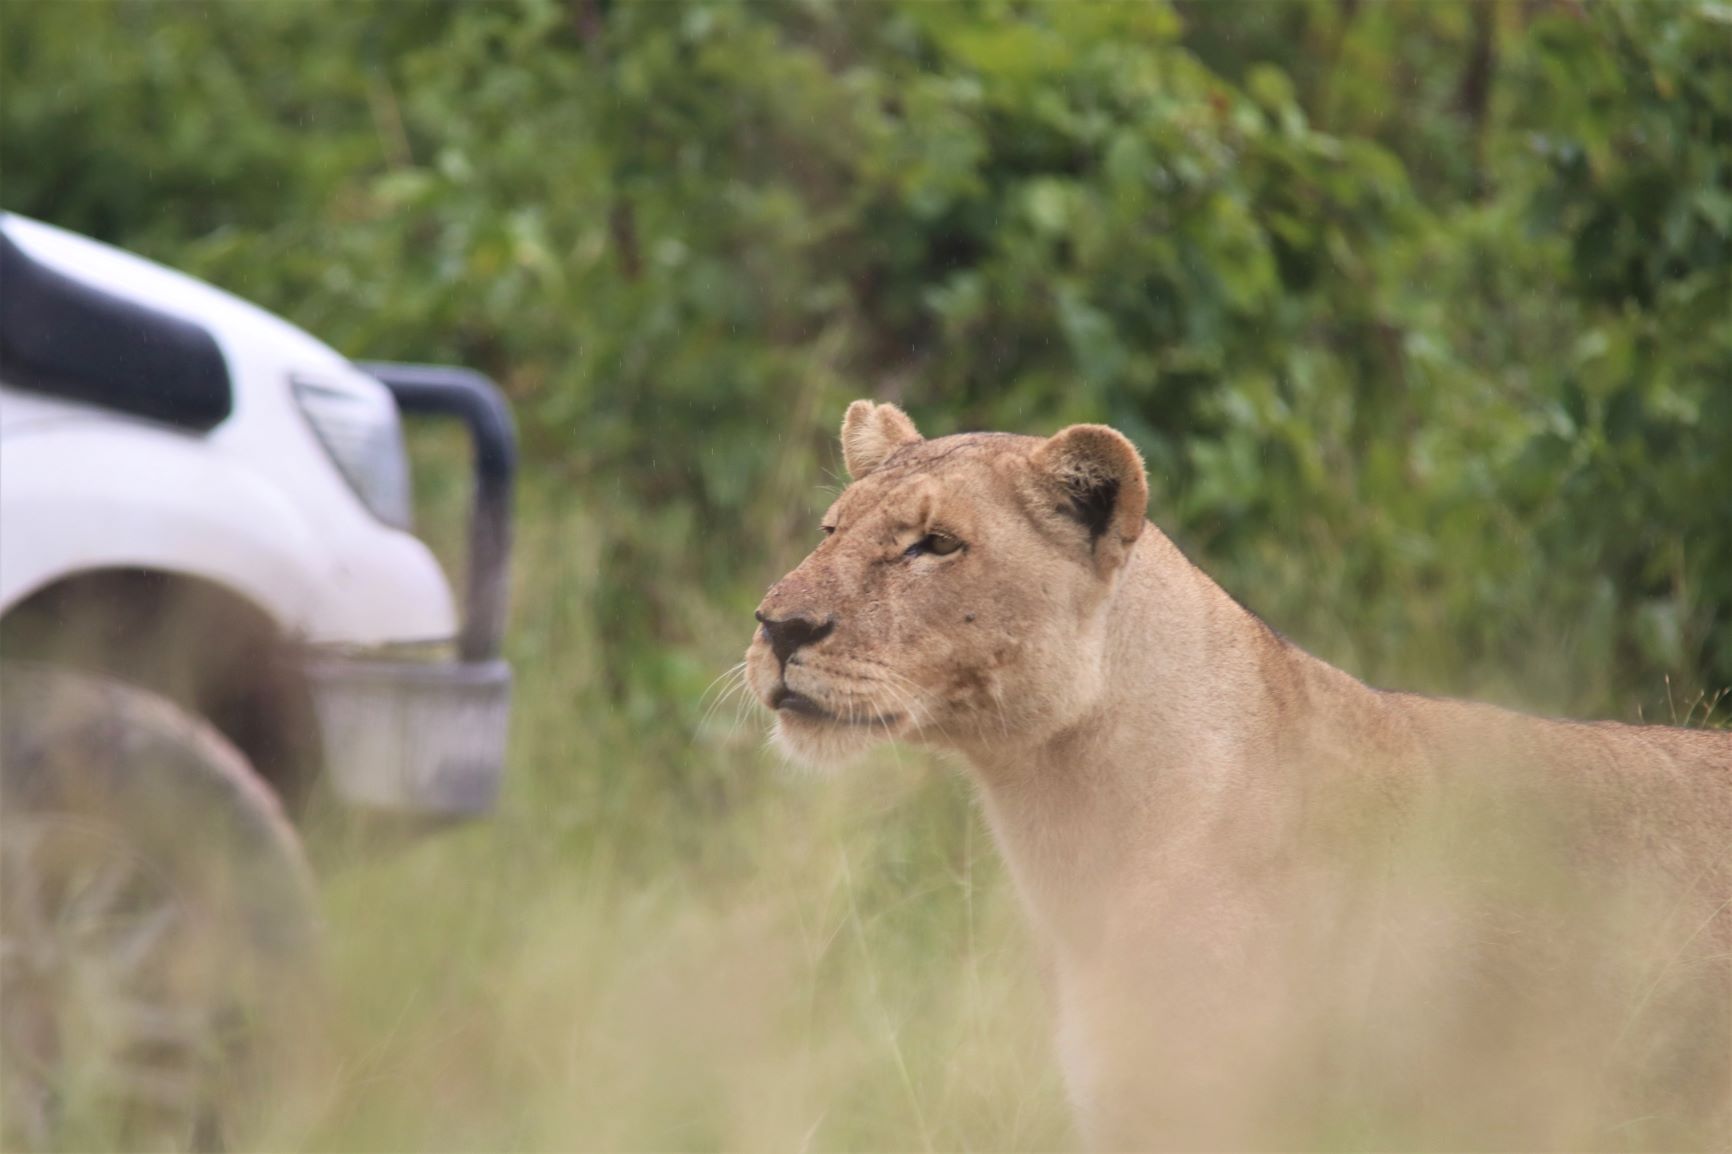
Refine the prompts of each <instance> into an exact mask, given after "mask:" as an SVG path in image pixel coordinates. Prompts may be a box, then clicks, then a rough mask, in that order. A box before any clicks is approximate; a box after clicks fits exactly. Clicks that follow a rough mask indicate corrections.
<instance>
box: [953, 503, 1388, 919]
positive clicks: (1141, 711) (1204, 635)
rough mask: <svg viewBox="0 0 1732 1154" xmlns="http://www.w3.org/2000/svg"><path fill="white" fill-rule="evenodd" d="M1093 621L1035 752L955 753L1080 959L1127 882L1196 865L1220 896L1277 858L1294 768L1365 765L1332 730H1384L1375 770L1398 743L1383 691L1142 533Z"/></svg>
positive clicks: (1297, 784) (1290, 812)
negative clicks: (1095, 643)
mask: <svg viewBox="0 0 1732 1154" xmlns="http://www.w3.org/2000/svg"><path fill="white" fill-rule="evenodd" d="M1100 613H1101V615H1102V621H1103V622H1110V630H1107V631H1106V632H1105V633H1104V634H1103V635H1104V637H1105V642H1104V644H1103V646H1102V650H1101V653H1102V655H1101V660H1102V662H1103V663H1104V670H1103V673H1104V677H1102V678H1101V680H1100V684H1101V685H1102V687H1103V688H1102V690H1101V692H1100V694H1099V695H1098V698H1097V699H1096V700H1095V701H1094V702H1092V703H1091V705H1090V707H1089V708H1087V709H1086V711H1085V712H1084V713H1083V714H1082V715H1081V716H1080V717H1077V718H1075V719H1073V720H1071V721H1069V722H1068V723H1066V724H1063V725H1062V726H1061V727H1059V728H1057V729H1056V730H1055V731H1053V732H1051V733H1048V734H1045V735H1042V736H1041V737H1040V738H1039V739H1037V740H1034V741H1027V740H1025V741H1023V742H1021V743H1006V744H1004V745H1003V746H996V747H992V748H983V749H978V750H971V751H970V761H971V763H972V764H973V765H974V768H975V770H976V773H977V776H978V778H979V780H980V782H981V784H982V787H983V790H982V791H983V795H984V800H985V805H986V809H987V814H988V818H989V820H990V821H991V823H992V826H993V830H994V833H995V835H996V836H997V838H998V840H999V843H1000V846H1001V849H1002V851H1003V853H1004V855H1005V857H1006V859H1007V861H1008V862H1009V864H1010V867H1011V871H1012V874H1013V876H1014V877H1015V879H1016V881H1017V885H1018V888H1019V889H1020V890H1021V892H1022V895H1023V897H1024V900H1025V903H1026V904H1027V905H1028V907H1029V912H1030V914H1031V915H1032V916H1033V918H1034V920H1035V922H1036V924H1037V927H1039V928H1041V929H1043V930H1044V931H1045V932H1044V933H1043V935H1042V936H1043V937H1046V938H1048V939H1049V942H1050V943H1051V944H1053V945H1055V946H1057V947H1058V948H1060V949H1061V950H1067V949H1074V950H1085V951H1086V950H1087V949H1089V948H1090V947H1091V945H1092V944H1093V943H1095V942H1096V941H1098V939H1099V938H1100V936H1101V935H1102V934H1104V933H1107V932H1109V930H1110V921H1111V919H1112V918H1113V917H1114V916H1115V911H1121V910H1125V909H1127V908H1129V907H1131V906H1135V905H1136V904H1138V895H1136V894H1127V893H1126V892H1125V890H1126V887H1127V886H1129V887H1138V886H1147V885H1149V884H1150V883H1151V881H1158V879H1163V878H1167V879H1172V878H1176V877H1179V876H1180V875H1195V874H1198V873H1200V872H1201V871H1211V872H1212V873H1214V874H1215V875H1217V880H1219V881H1221V883H1222V884H1230V875H1231V874H1232V873H1233V872H1234V871H1246V872H1255V871H1257V870H1259V869H1261V868H1262V867H1263V865H1264V864H1265V863H1267V862H1269V861H1271V860H1274V859H1276V858H1278V857H1279V855H1280V854H1281V853H1283V852H1284V847H1285V846H1287V845H1288V844H1289V842H1290V840H1291V837H1292V836H1294V835H1295V833H1296V827H1297V822H1298V821H1299V820H1300V816H1301V809H1302V806H1301V801H1302V795H1303V792H1304V791H1305V789H1307V788H1308V787H1309V786H1310V785H1314V784H1316V783H1315V782H1307V781H1306V780H1305V777H1306V773H1307V771H1308V768H1309V770H1310V771H1312V772H1319V771H1320V772H1327V773H1352V772H1355V769H1356V766H1364V765H1366V764H1367V763H1368V762H1369V761H1370V760H1371V759H1368V758H1367V757H1365V756H1364V754H1365V753H1366V752H1367V751H1357V750H1348V749H1344V748H1341V746H1340V743H1338V742H1336V741H1335V740H1333V738H1332V736H1331V735H1332V734H1333V733H1339V732H1345V731H1346V729H1347V728H1348V726H1349V724H1350V725H1351V729H1352V730H1353V731H1354V732H1356V733H1361V734H1362V733H1366V732H1370V733H1374V734H1375V733H1381V734H1383V735H1384V736H1385V737H1386V738H1387V741H1386V742H1382V743H1379V744H1381V745H1382V746H1383V747H1382V748H1381V749H1379V750H1377V751H1376V753H1377V757H1376V758H1375V760H1376V761H1377V763H1378V764H1379V765H1399V764H1400V763H1401V762H1402V760H1403V758H1404V755H1405V754H1407V753H1408V747H1409V746H1410V744H1411V743H1410V742H1409V741H1408V739H1407V735H1406V734H1405V733H1404V732H1403V731H1402V730H1401V728H1400V725H1401V722H1400V719H1399V718H1398V717H1396V716H1393V715H1392V714H1391V713H1390V711H1389V710H1388V708H1387V706H1386V704H1385V703H1384V701H1383V700H1382V698H1381V695H1379V694H1377V693H1376V692H1375V691H1373V690H1371V689H1368V688H1367V687H1366V686H1364V685H1363V684H1361V683H1360V682H1358V681H1357V680H1355V679H1353V678H1352V677H1350V676H1348V675H1347V674H1346V673H1343V672H1342V671H1340V670H1338V669H1335V668H1334V667H1332V666H1330V665H1327V664H1326V663H1324V662H1322V661H1319V660H1318V659H1316V658H1314V657H1312V656H1310V655H1309V654H1307V653H1305V652H1303V651H1302V650H1300V649H1298V648H1296V647H1294V646H1292V645H1290V644H1289V643H1287V642H1286V641H1284V640H1283V639H1282V638H1280V637H1279V636H1277V635H1276V634H1275V633H1274V632H1273V631H1272V630H1270V629H1269V628H1268V626H1266V625H1264V624H1263V622H1262V621H1260V620H1258V619H1257V618H1256V617H1255V616H1254V615H1253V614H1251V613H1250V612H1249V611H1248V610H1246V609H1245V608H1244V607H1243V606H1241V605H1239V604H1238V603H1237V602H1235V601H1234V600H1233V599H1232V598H1231V597H1230V596H1228V595H1227V593H1226V592H1225V591H1224V590H1223V589H1221V587H1220V586H1218V585H1216V584H1215V583H1214V582H1213V581H1212V580H1210V579H1209V577H1208V576H1207V575H1206V574H1204V573H1203V572H1202V571H1201V570H1200V569H1198V568H1197V567H1196V566H1194V565H1192V564H1191V563H1190V561H1189V560H1187V559H1186V558H1185V556H1184V555H1183V554H1182V553H1180V552H1179V550H1178V548H1177V547H1176V546H1174V545H1173V543H1172V542H1171V541H1170V540H1168V539H1167V538H1166V536H1165V535H1163V534H1162V533H1161V532H1160V531H1159V530H1158V529H1156V528H1155V527H1154V526H1153V525H1150V526H1148V527H1147V528H1146V530H1145V531H1144V533H1143V535H1142V537H1141V538H1140V539H1139V541H1138V543H1137V546H1136V548H1135V550H1134V551H1133V553H1132V555H1131V558H1130V559H1129V560H1128V561H1127V562H1126V565H1125V568H1124V570H1123V571H1122V572H1121V573H1120V574H1119V579H1118V581H1117V583H1116V585H1115V587H1114V589H1113V591H1112V593H1111V595H1110V597H1109V598H1108V600H1107V603H1106V604H1104V605H1103V606H1102V607H1101V608H1100ZM1103 628H1104V626H1103ZM1319 751H1323V752H1326V753H1327V754H1328V755H1329V756H1327V757H1319V756H1318V753H1319ZM1223 870H1225V873H1226V875H1228V876H1227V877H1220V875H1221V873H1222V871H1223Z"/></svg>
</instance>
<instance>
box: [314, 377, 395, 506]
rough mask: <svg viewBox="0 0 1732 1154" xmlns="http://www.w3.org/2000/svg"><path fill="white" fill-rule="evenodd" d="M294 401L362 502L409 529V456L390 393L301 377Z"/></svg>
mask: <svg viewBox="0 0 1732 1154" xmlns="http://www.w3.org/2000/svg"><path fill="white" fill-rule="evenodd" d="M293 384H294V389H295V401H296V402H297V403H298V404H299V405H300V406H301V412H302V413H304V414H306V417H307V423H308V424H309V425H311V426H312V427H313V432H314V433H316V434H317V435H318V438H319V442H320V443H321V444H322V445H324V446H325V452H327V453H329V454H330V456H331V460H332V461H333V462H334V463H335V464H336V466H337V470H338V471H339V472H341V473H342V474H343V477H344V478H345V479H346V480H347V481H348V482H349V487H350V488H351V489H353V490H354V491H355V495H356V496H357V497H359V498H361V503H362V504H364V505H366V506H367V508H368V509H370V510H372V512H373V515H374V516H375V517H377V518H379V520H381V521H383V522H385V524H387V525H394V526H396V527H397V528H399V529H408V528H409V527H410V523H411V520H412V516H411V513H410V497H409V456H408V453H407V452H405V450H404V448H403V425H402V422H401V421H400V420H399V419H398V417H397V405H396V403H395V402H394V401H392V400H391V398H390V396H389V395H388V394H384V395H374V394H372V393H365V392H361V391H359V390H355V391H350V390H349V389H345V388H341V387H338V386H336V385H328V384H320V383H318V382H316V381H309V380H304V379H297V380H295V381H294V382H293Z"/></svg>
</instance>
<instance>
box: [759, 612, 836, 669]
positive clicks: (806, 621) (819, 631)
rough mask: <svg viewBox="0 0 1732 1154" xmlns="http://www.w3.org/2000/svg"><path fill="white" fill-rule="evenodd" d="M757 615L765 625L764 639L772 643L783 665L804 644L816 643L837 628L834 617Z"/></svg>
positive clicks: (772, 650)
mask: <svg viewBox="0 0 1732 1154" xmlns="http://www.w3.org/2000/svg"><path fill="white" fill-rule="evenodd" d="M757 617H758V622H759V623H760V624H761V625H763V627H764V639H765V640H767V641H768V642H769V643H770V651H771V652H772V653H774V654H775V655H776V660H777V661H780V662H781V663H782V664H783V665H786V664H788V658H789V657H791V656H793V653H794V651H795V650H796V649H799V648H800V647H801V646H803V645H816V644H817V643H818V642H820V641H822V640H824V638H826V637H828V636H830V630H832V629H834V628H836V621H835V619H834V618H826V619H825V620H823V621H819V620H817V619H816V618H813V617H784V618H782V619H781V620H777V619H775V618H773V617H765V616H764V614H763V613H762V612H759V613H758V615H757Z"/></svg>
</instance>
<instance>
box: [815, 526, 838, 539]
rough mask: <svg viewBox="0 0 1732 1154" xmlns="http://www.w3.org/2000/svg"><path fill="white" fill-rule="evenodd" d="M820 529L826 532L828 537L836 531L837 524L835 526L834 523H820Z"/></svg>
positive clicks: (821, 531) (823, 532)
mask: <svg viewBox="0 0 1732 1154" xmlns="http://www.w3.org/2000/svg"><path fill="white" fill-rule="evenodd" d="M818 531H819V532H820V533H822V534H824V536H826V537H828V536H829V535H830V534H832V533H834V532H835V531H836V526H834V525H820V526H818Z"/></svg>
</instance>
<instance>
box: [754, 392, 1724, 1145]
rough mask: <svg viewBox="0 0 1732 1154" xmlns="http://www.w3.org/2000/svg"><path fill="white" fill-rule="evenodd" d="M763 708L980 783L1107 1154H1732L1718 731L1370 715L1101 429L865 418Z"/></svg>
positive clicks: (784, 588)
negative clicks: (1678, 1152)
mask: <svg viewBox="0 0 1732 1154" xmlns="http://www.w3.org/2000/svg"><path fill="white" fill-rule="evenodd" d="M842 446H843V451H844V456H845V459H846V463H847V467H848V471H849V473H850V474H851V475H852V478H853V483H852V484H851V485H849V487H848V488H847V489H846V490H845V491H844V492H843V493H842V494H841V496H840V498H838V499H837V500H836V502H835V503H834V504H833V505H832V506H831V507H830V509H829V510H828V512H826V513H825V514H824V517H823V520H822V527H823V531H824V533H825V535H826V537H825V540H824V541H823V542H822V543H821V544H820V545H819V546H818V548H817V549H816V550H815V551H814V552H813V553H812V554H811V555H810V556H809V557H808V558H807V559H806V560H805V561H804V562H802V563H801V564H800V566H799V567H798V568H796V569H795V570H794V571H793V572H791V573H789V574H788V575H787V576H786V577H784V578H783V579H782V580H781V581H779V582H777V584H776V585H775V586H774V588H772V589H771V590H770V592H769V594H768V595H767V596H766V597H765V598H764V600H763V603H762V604H761V605H760V606H759V609H758V613H757V617H758V621H759V622H760V624H761V627H760V629H759V630H758V632H757V634H756V636H755V637H754V639H753V642H752V644H751V648H750V650H749V651H748V653H747V666H746V668H747V676H748V679H749V681H750V684H751V686H752V688H753V690H754V691H755V692H756V694H757V695H758V696H759V698H760V699H761V700H762V701H763V702H764V704H765V705H767V706H768V707H770V708H771V709H772V710H774V711H775V714H776V737H777V740H778V741H779V742H780V744H781V745H782V746H783V747H784V748H785V749H786V750H787V751H788V752H789V753H791V754H792V755H794V756H795V757H797V758H799V759H802V760H806V761H811V762H818V763H834V762H837V761H840V760H843V759H845V758H847V757H849V756H850V755H853V754H855V753H858V752H859V751H861V750H863V749H865V748H867V747H868V746H870V745H872V744H873V743H875V742H879V741H883V740H886V739H896V740H902V741H913V742H920V743H925V744H928V745H931V746H936V747H939V748H942V749H948V750H953V751H956V752H958V753H960V754H962V755H963V757H964V758H965V759H966V761H967V763H968V765H969V766H970V768H971V770H972V776H973V778H974V780H975V781H976V782H977V783H978V786H979V793H980V797H981V799H982V803H983V806H984V809H985V812H986V815H987V818H988V820H989V822H990V824H991V827H992V829H993V832H994V834H995V836H996V839H997V841H998V844H999V846H1000V849H1001V851H1002V853H1003V855H1004V857H1005V859H1006V861H1007V862H1008V864H1009V868H1010V872H1011V875H1012V877H1013V879H1014V881H1015V884H1016V887H1017V889H1018V891H1019V894H1020V896H1021V898H1022V902H1023V905H1024V907H1025V909H1026V912H1027V914H1028V917H1029V919H1030V920H1031V921H1032V923H1033V926H1034V929H1035V932H1036V938H1037V941H1038V943H1039V945H1040V947H1041V948H1042V951H1043V952H1044V954H1045V955H1046V957H1047V959H1048V960H1049V962H1050V966H1049V970H1050V973H1051V976H1052V994H1053V998H1054V1000H1055V1002H1056V1004H1057V1010H1058V1046H1059V1051H1060V1059H1061V1062H1062V1065H1063V1068H1064V1072H1065V1077H1066V1084H1067V1087H1068V1090H1069V1092H1070V1095H1071V1097H1072V1100H1073V1104H1074V1106H1075V1109H1076V1113H1077V1118H1078V1124H1079V1129H1080V1131H1081V1133H1082V1136H1083V1138H1084V1139H1085V1141H1087V1142H1088V1143H1089V1144H1091V1145H1094V1146H1097V1147H1149V1146H1166V1147H1172V1148H1189V1149H1196V1148H1217V1149H1218V1148H1225V1147H1255V1148H1271V1147H1284V1148H1292V1147H1302V1146H1315V1145H1343V1144H1346V1145H1353V1146H1359V1147H1365V1146H1371V1147H1380V1148H1389V1147H1394V1146H1402V1145H1406V1146H1421V1147H1424V1146H1430V1147H1434V1148H1435V1147H1440V1146H1451V1147H1456V1148H1460V1147H1467V1146H1472V1147H1477V1148H1503V1149H1535V1148H1542V1147H1550V1148H1559V1149H1582V1148H1589V1147H1604V1148H1643V1147H1656V1146H1659V1147H1669V1148H1676V1147H1680V1146H1699V1145H1713V1146H1720V1145H1724V1144H1725V1143H1727V1141H1728V1140H1729V1138H1732V1135H1729V1132H1728V1118H1729V1117H1732V1057H1729V1055H1732V977H1729V975H1732V910H1729V908H1728V901H1729V899H1732V852H1729V847H1732V733H1716V732H1707V731H1700V730H1694V731H1691V730H1680V729H1669V728H1663V727H1657V726H1650V727H1635V726H1627V725H1618V724H1609V723H1601V724H1579V723H1573V722H1560V721H1547V720H1540V719H1537V718H1531V717H1526V716H1523V715H1519V714H1515V713H1511V712H1507V711H1505V710H1501V709H1498V708H1494V707H1491V706H1483V705H1475V704H1470V703H1466V702H1456V701H1445V700H1435V699H1429V698H1423V697H1418V696H1412V695H1408V694H1401V693H1387V692H1381V691H1378V690H1374V689H1371V688H1368V687H1367V686H1365V685H1363V684H1361V683H1360V682H1359V681H1357V680H1355V679H1354V678H1352V677H1351V676H1349V675H1348V674H1346V673H1343V672H1341V671H1340V670H1337V669H1335V668H1333V667H1332V666H1329V665H1327V664H1325V663H1324V662H1322V661H1319V660H1317V659H1316V658H1313V657H1311V656H1310V655H1308V654H1306V653H1304V652H1303V651H1301V650H1299V649H1297V648H1295V647H1294V646H1292V645H1291V644H1289V643H1288V642H1286V641H1285V640H1283V639H1282V638H1280V637H1279V636H1277V635H1276V634H1275V633H1273V632H1272V631H1270V630H1269V629H1268V628H1267V627H1266V626H1265V625H1264V624H1263V623H1262V622H1261V621H1259V620H1258V619H1257V618H1256V617H1254V616H1253V615H1252V614H1250V613H1249V612H1247V611H1246V610H1245V609H1244V608H1242V607H1241V606H1240V605H1238V604H1237V603H1236V602H1234V601H1233V599H1232V598H1231V597H1229V596H1228V595H1227V594H1226V593H1224V592H1223V591H1222V590H1221V589H1220V588H1219V587H1218V586H1217V585H1215V584H1214V582H1212V581H1211V580H1210V579H1209V578H1208V577H1207V576H1205V575H1204V574H1203V573H1202V572H1201V571H1200V570H1198V569H1197V568H1196V567H1195V566H1193V565H1192V564H1190V562H1189V561H1187V560H1186V559H1185V557H1184V556H1183V555H1181V554H1180V552H1179V551H1178V549H1177V548H1175V547H1174V546H1173V544H1172V543H1171V542H1170V541H1169V540H1168V539H1167V538H1166V537H1165V536H1164V535H1163V534H1162V533H1161V532H1160V531H1159V530H1158V529H1156V528H1154V527H1153V526H1152V525H1150V524H1149V523H1148V522H1147V521H1146V519H1145V515H1144V514H1145V507H1146V505H1147V499H1148V484H1147V480H1146V478H1145V475H1144V469H1143V464H1142V461H1141V459H1140V457H1139V456H1138V454H1137V452H1136V450H1135V448H1134V447H1133V446H1132V445H1131V443H1130V442H1129V441H1128V440H1126V439H1125V438H1124V437H1123V436H1121V435H1120V434H1118V433H1117V432H1114V431H1113V430H1111V429H1108V428H1105V427H1102V426H1094V425H1077V426H1072V427H1070V428H1067V429H1065V430H1063V431H1062V432H1060V433H1059V434H1057V435H1056V436H1054V437H1052V438H1050V439H1041V438H1036V437H1022V436H1009V435H1002V434H969V435H962V436H952V437H943V438H939V439H936V440H931V441H927V440H924V439H922V438H921V436H920V434H919V433H918V432H917V431H916V429H915V427H914V425H913V424H912V422H910V421H909V419H908V418H907V416H906V415H904V414H903V413H902V412H901V411H900V410H899V409H897V408H895V407H894V406H891V405H873V404H871V403H869V402H866V401H857V402H855V403H854V404H853V405H851V406H850V407H849V409H848V412H847V416H846V418H845V420H844V421H843V425H842Z"/></svg>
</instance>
